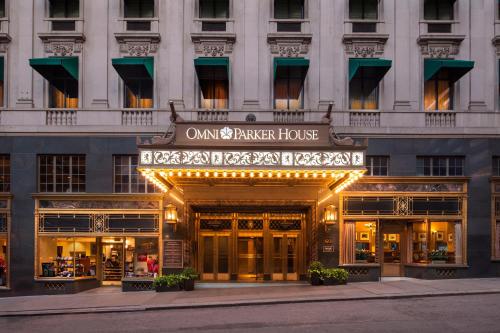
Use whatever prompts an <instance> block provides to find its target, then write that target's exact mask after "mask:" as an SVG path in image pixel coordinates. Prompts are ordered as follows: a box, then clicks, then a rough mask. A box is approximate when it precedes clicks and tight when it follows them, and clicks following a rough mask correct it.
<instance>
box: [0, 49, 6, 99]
mask: <svg viewBox="0 0 500 333" xmlns="http://www.w3.org/2000/svg"><path fill="white" fill-rule="evenodd" d="M0 71H2V75H1V76H0V107H3V106H4V101H3V100H4V91H5V88H4V82H3V81H4V77H5V58H4V57H0Z"/></svg>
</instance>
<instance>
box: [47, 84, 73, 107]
mask: <svg viewBox="0 0 500 333" xmlns="http://www.w3.org/2000/svg"><path fill="white" fill-rule="evenodd" d="M77 107H78V81H76V80H74V79H72V78H64V79H53V80H52V81H49V108H77Z"/></svg>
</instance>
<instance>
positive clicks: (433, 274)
mask: <svg viewBox="0 0 500 333" xmlns="http://www.w3.org/2000/svg"><path fill="white" fill-rule="evenodd" d="M467 270H468V268H466V267H460V268H456V267H432V266H426V267H414V266H405V276H407V277H411V278H416V279H426V280H440V279H460V278H465V277H467V276H468V274H467V273H468V272H467Z"/></svg>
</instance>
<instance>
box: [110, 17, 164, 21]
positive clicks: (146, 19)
mask: <svg viewBox="0 0 500 333" xmlns="http://www.w3.org/2000/svg"><path fill="white" fill-rule="evenodd" d="M159 20H160V18H159V17H120V18H119V19H118V21H119V22H127V21H141V22H153V21H159Z"/></svg>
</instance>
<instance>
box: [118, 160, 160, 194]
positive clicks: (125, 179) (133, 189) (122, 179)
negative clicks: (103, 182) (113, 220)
mask: <svg viewBox="0 0 500 333" xmlns="http://www.w3.org/2000/svg"><path fill="white" fill-rule="evenodd" d="M113 162H114V191H115V193H155V192H158V190H157V188H156V187H155V186H154V185H153V184H152V183H149V182H148V181H147V180H146V179H145V178H144V177H143V176H142V175H140V174H139V172H138V171H137V165H138V162H139V158H138V156H137V155H115V156H113Z"/></svg>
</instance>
